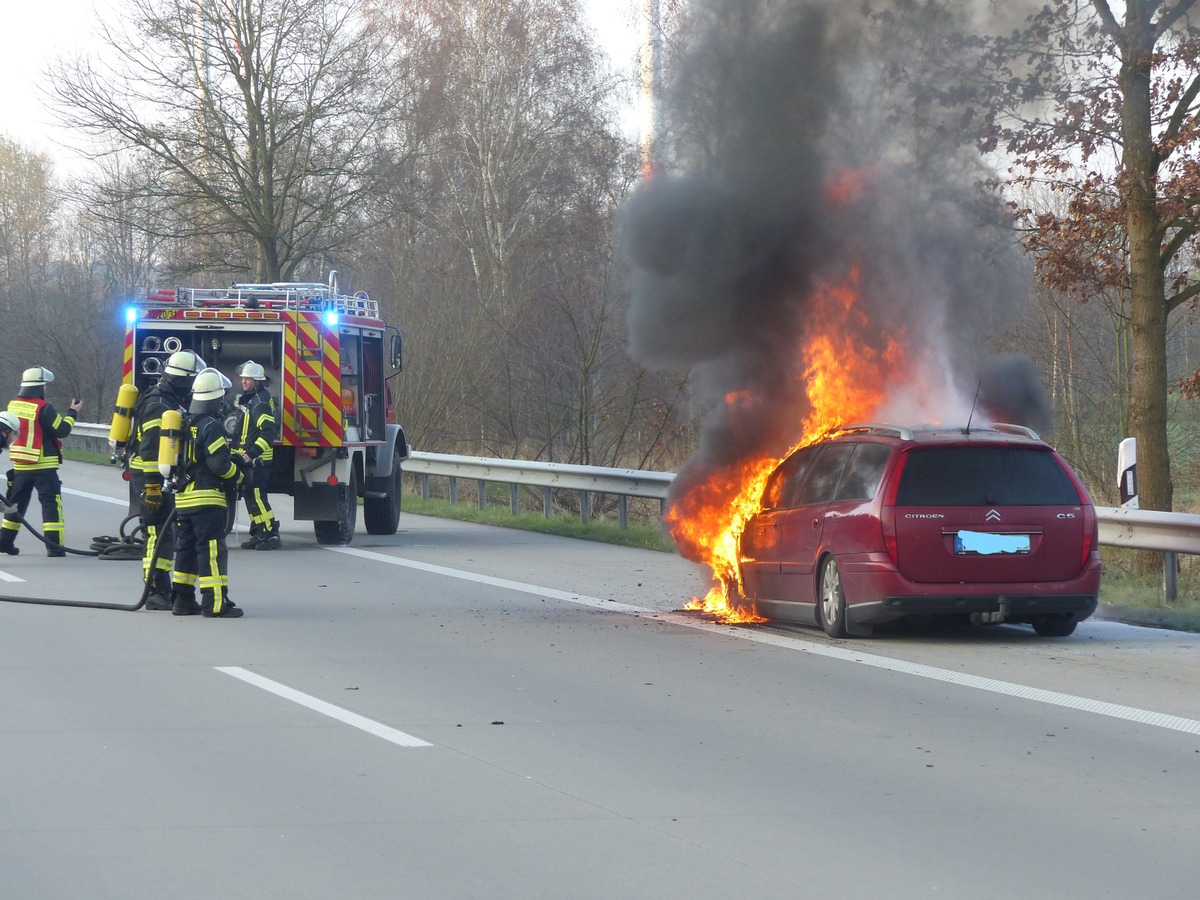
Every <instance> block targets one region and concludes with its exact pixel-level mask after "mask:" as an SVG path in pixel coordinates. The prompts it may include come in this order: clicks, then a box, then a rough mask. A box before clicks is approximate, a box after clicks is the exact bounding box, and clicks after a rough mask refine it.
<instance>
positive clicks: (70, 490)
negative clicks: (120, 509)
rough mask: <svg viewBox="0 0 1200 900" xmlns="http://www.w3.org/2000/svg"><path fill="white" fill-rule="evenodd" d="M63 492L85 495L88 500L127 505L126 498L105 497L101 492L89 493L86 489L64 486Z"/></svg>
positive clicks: (79, 495) (78, 495)
mask: <svg viewBox="0 0 1200 900" xmlns="http://www.w3.org/2000/svg"><path fill="white" fill-rule="evenodd" d="M62 492H63V493H64V494H71V495H72V496H74V497H86V498H87V499H88V500H99V501H100V502H101V503H112V504H113V505H115V506H128V505H129V501H128V500H118V499H117V498H116V497H105V496H104V495H103V494H89V493H88V492H87V491H77V490H75V488H69V487H64V488H63V489H62Z"/></svg>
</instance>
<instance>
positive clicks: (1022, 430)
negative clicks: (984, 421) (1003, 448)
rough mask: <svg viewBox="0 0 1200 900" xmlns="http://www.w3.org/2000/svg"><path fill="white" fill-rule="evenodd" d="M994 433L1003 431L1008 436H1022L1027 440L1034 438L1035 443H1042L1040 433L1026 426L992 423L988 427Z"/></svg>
mask: <svg viewBox="0 0 1200 900" xmlns="http://www.w3.org/2000/svg"><path fill="white" fill-rule="evenodd" d="M988 428H991V429H992V430H993V431H1003V432H1005V433H1007V434H1022V435H1024V436H1025V437H1027V438H1033V439H1034V440H1035V441H1040V440H1041V438H1040V437H1038V433H1037V432H1036V431H1034V430H1033V429H1032V428H1029V427H1028V426H1026V425H1013V424H1011V423H1009V422H992V423H990V424H989V425H988Z"/></svg>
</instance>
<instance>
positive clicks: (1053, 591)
mask: <svg viewBox="0 0 1200 900" xmlns="http://www.w3.org/2000/svg"><path fill="white" fill-rule="evenodd" d="M839 562H840V563H841V567H842V582H843V586H844V588H845V592H846V605H847V610H846V611H847V618H848V619H849V620H850V621H851V622H853V623H855V624H862V625H872V624H881V623H883V622H889V621H892V620H894V619H899V618H903V617H905V616H951V615H967V616H969V615H972V614H981V615H984V616H988V617H990V618H989V620H990V621H1009V622H1028V621H1030V620H1031V619H1032V618H1033V617H1036V616H1045V615H1052V616H1063V615H1070V616H1072V617H1074V618H1075V620H1076V621H1082V620H1083V619H1086V618H1087V617H1088V616H1090V615H1092V613H1094V612H1095V611H1096V605H1097V599H1098V597H1099V594H1100V571H1101V566H1100V559H1099V557H1098V556H1093V559H1092V560H1091V561H1090V562H1089V563H1088V565H1087V566H1085V567H1084V569H1083V571H1081V572H1080V574H1079V575H1078V576H1077V577H1075V578H1073V579H1071V580H1070V581H1059V582H1017V583H1012V584H997V583H988V584H929V583H917V582H913V581H909V580H908V579H906V578H904V577H903V576H902V575H900V573H899V572H897V571H896V569H895V567H894V566H893V565H892V564H891V560H890V559H888V558H886V557H884V559H882V560H881V559H878V558H876V554H871V558H867V559H861V558H860V559H859V560H854V559H848V560H845V561H841V560H839Z"/></svg>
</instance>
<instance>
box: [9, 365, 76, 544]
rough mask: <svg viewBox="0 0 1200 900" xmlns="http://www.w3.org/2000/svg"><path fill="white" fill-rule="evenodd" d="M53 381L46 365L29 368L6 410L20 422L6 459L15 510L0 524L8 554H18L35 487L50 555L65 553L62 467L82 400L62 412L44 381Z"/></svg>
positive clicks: (10, 494)
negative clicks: (65, 446) (10, 468)
mask: <svg viewBox="0 0 1200 900" xmlns="http://www.w3.org/2000/svg"><path fill="white" fill-rule="evenodd" d="M52 381H54V373H53V372H51V371H50V370H49V369H47V368H46V367H45V366H34V367H33V368H31V369H26V370H25V371H24V373H23V374H22V375H21V389H20V391H19V392H18V394H17V399H15V400H13V401H12V402H11V403H9V404H8V413H9V414H10V415H11V417H12V418H13V419H16V422H17V427H16V428H15V429H10V430H11V431H13V434H12V436H11V437H10V438H9V444H8V457H9V459H11V460H12V464H13V477H12V484H11V486H10V488H9V491H8V503H9V506H10V507H13V508H15V512H14V513H13V514H11V515H9V514H6V515H5V516H4V521H3V522H2V523H0V553H7V554H9V555H10V556H16V555H17V553H19V552H20V551H19V550H18V549H17V547H16V544H15V542H16V539H17V532H18V531H20V530H21V520H22V519H23V518H24V517H25V511H26V510H27V509H28V508H29V501H30V500H31V499H32V497H33V492H34V491H35V490H36V491H37V495H38V502H39V503H41V506H42V533H43V538H42V539H43V540H44V541H45V543H46V555H47V556H66V555H67V551H66V549H65V544H64V540H63V538H64V536H65V531H66V524H65V523H64V522H63V512H62V481H61V480H60V479H59V477H58V467H59V466H60V465H61V464H62V439H63V438H65V437H66V436H67V435H69V434H70V433H71V428H72V427H73V426H74V424H75V417H76V416H77V415H78V414H79V411H80V410H81V409H83V404H82V403H80V402H79V401H78V400H76V399H75V398H74V397H72V398H71V408H70V411H69V412H67V413H66V414H65V415H61V416H60V415H59V414H58V412H57V411H56V410H55V409H54V406H53V405H51V404H50V403H49V402H47V400H46V385H47V384H49V383H50V382H52Z"/></svg>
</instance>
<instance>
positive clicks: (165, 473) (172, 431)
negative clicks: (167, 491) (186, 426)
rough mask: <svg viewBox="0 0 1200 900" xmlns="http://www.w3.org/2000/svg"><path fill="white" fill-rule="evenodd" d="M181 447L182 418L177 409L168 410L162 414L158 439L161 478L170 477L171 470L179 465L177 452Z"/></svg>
mask: <svg viewBox="0 0 1200 900" xmlns="http://www.w3.org/2000/svg"><path fill="white" fill-rule="evenodd" d="M182 446H183V416H182V415H180V413H179V410H177V409H168V410H166V411H165V412H164V413H163V414H162V427H161V428H160V431H159V439H158V471H159V472H161V473H162V477H163V478H169V477H170V476H171V470H172V469H174V468H175V467H176V466H177V465H178V464H179V450H180V447H182Z"/></svg>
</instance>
